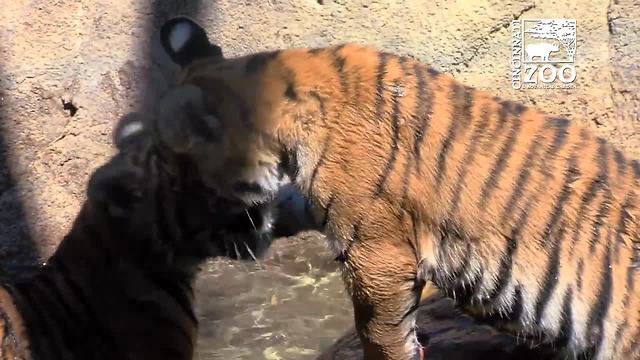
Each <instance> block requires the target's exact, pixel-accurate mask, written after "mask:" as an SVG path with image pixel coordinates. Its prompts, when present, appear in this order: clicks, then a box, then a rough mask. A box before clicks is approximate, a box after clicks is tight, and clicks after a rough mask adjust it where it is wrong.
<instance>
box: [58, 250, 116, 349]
mask: <svg viewBox="0 0 640 360" xmlns="http://www.w3.org/2000/svg"><path fill="white" fill-rule="evenodd" d="M49 264H50V265H51V266H52V267H53V268H54V269H57V270H58V271H59V272H60V278H61V279H62V280H64V282H65V283H66V284H67V287H68V288H69V290H70V291H71V294H72V296H73V298H74V299H77V300H78V302H79V303H80V304H81V305H82V306H83V307H84V308H85V309H86V314H87V319H86V320H85V321H87V322H90V323H92V328H93V330H95V331H96V332H97V333H98V334H99V335H100V337H101V339H102V340H103V341H104V342H105V343H106V345H105V346H106V347H107V348H109V349H113V352H114V353H115V354H121V353H122V352H121V351H120V349H119V346H118V342H117V341H116V338H115V336H114V334H113V333H112V332H111V331H110V330H109V329H106V328H105V327H104V325H103V322H102V321H101V320H100V318H99V317H98V313H97V311H96V309H95V308H94V306H93V305H91V303H89V301H88V299H87V296H86V294H85V293H84V290H83V289H82V287H81V286H80V285H79V284H77V283H76V282H75V280H74V278H73V277H72V275H71V273H70V271H69V269H68V268H67V266H66V265H65V264H64V262H63V261H61V260H60V259H54V260H52V261H50V262H49Z"/></svg>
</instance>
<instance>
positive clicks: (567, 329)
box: [554, 288, 573, 350]
mask: <svg viewBox="0 0 640 360" xmlns="http://www.w3.org/2000/svg"><path fill="white" fill-rule="evenodd" d="M572 334H573V289H572V288H568V289H567V290H566V291H565V292H564V299H563V300H562V324H561V325H560V333H559V334H558V337H557V338H556V341H554V347H555V348H556V349H559V350H562V349H565V348H566V347H567V345H568V344H569V341H571V338H572Z"/></svg>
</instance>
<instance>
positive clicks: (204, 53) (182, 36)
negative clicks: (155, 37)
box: [160, 16, 222, 67]
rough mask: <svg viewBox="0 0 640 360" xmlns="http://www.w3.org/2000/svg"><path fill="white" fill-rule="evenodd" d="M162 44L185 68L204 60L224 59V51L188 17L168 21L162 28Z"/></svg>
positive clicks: (170, 55)
mask: <svg viewBox="0 0 640 360" xmlns="http://www.w3.org/2000/svg"><path fill="white" fill-rule="evenodd" d="M160 42H161V43H162V47H163V48H164V50H165V51H166V52H167V54H168V55H169V57H170V58H171V60H173V62H175V63H176V64H178V65H180V66H182V67H185V66H187V65H189V64H190V63H191V62H192V61H194V60H197V59H200V58H204V57H213V58H216V57H218V58H222V49H220V47H219V46H217V45H215V44H212V43H211V42H209V38H207V33H206V32H205V31H204V29H203V28H202V26H200V25H198V24H197V23H196V22H195V21H193V20H191V19H190V18H188V17H186V16H178V17H174V18H172V19H169V20H167V21H166V22H165V23H164V24H163V25H162V26H161V27H160Z"/></svg>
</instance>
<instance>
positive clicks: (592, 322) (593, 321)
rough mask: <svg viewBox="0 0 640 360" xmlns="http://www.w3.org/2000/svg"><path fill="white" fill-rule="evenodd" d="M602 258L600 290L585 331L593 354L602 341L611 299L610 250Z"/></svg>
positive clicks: (607, 249)
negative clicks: (587, 332) (587, 333)
mask: <svg viewBox="0 0 640 360" xmlns="http://www.w3.org/2000/svg"><path fill="white" fill-rule="evenodd" d="M605 251H606V253H605V254H604V256H603V261H602V270H601V271H602V272H601V274H600V275H601V279H602V281H601V283H600V289H599V290H598V294H597V296H596V299H597V300H596V302H595V304H593V306H592V307H591V310H590V311H589V316H588V318H587V319H588V320H587V326H586V329H588V331H589V333H590V334H589V336H588V340H587V341H588V342H589V344H591V345H593V346H594V350H593V352H594V354H596V353H597V352H598V350H599V349H600V347H601V346H602V341H603V340H604V336H605V333H604V321H605V319H606V317H607V313H608V311H609V306H610V305H611V299H612V289H613V274H612V271H611V249H610V248H606V249H605Z"/></svg>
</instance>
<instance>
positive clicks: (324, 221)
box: [321, 193, 336, 230]
mask: <svg viewBox="0 0 640 360" xmlns="http://www.w3.org/2000/svg"><path fill="white" fill-rule="evenodd" d="M335 200H336V196H335V194H334V193H331V194H330V195H329V200H328V201H327V205H325V207H324V218H323V219H322V227H321V229H323V230H324V229H325V227H326V226H327V224H328V223H329V221H330V220H331V219H330V215H331V207H333V202H334V201H335Z"/></svg>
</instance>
